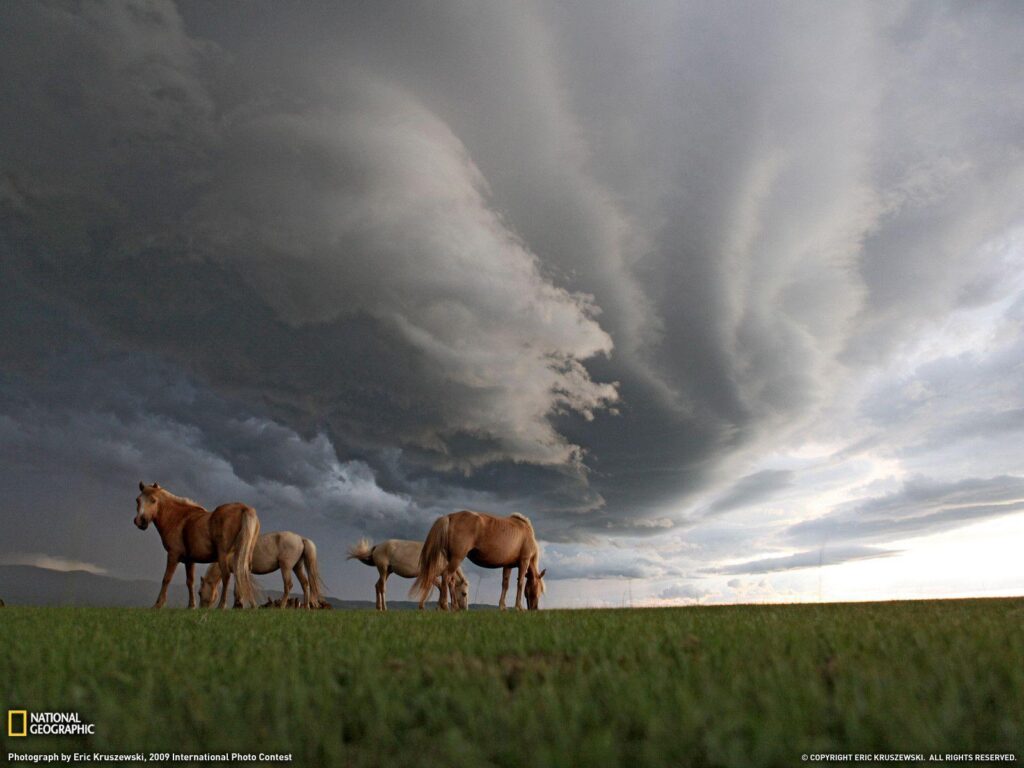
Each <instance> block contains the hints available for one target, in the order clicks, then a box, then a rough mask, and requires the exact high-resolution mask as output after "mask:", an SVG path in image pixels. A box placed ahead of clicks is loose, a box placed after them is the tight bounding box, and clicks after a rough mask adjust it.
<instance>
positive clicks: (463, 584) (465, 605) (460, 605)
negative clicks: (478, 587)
mask: <svg viewBox="0 0 1024 768" xmlns="http://www.w3.org/2000/svg"><path fill="white" fill-rule="evenodd" d="M452 602H453V603H455V609H456V610H457V611H468V610H469V579H467V578H466V577H465V576H463V575H461V574H458V573H457V574H455V582H454V584H453V585H452Z"/></svg>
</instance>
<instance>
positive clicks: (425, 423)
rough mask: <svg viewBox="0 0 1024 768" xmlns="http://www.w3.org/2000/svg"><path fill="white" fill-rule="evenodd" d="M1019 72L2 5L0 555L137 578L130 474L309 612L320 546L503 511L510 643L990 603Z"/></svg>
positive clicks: (919, 55) (789, 16)
mask: <svg viewBox="0 0 1024 768" xmlns="http://www.w3.org/2000/svg"><path fill="white" fill-rule="evenodd" d="M1021 39H1024V6H1022V5H1021V4H1019V3H1014V2H1005V3H1001V2H984V3H941V2H892V3H889V2H886V3H881V2H876V3H859V2H844V3H841V4H836V3H822V2H809V1H806V2H772V3H752V2H742V3H731V2H721V3H714V4H708V3H704V2H693V3H677V2H658V1H656V0H651V1H650V2H644V3H639V4H638V3H627V2H601V1H600V0H599V1H598V2H566V3H531V2H525V1H524V2H518V3H490V4H475V3H465V2H444V1H443V2H437V3H430V4H422V3H412V2H410V3H402V2H396V3H388V4H386V5H382V4H380V3H376V2H351V3H344V4H338V3H326V2H310V3H302V4H290V5H281V4H272V3H269V2H252V3H248V4H244V5H238V4H217V5H210V4H207V3H203V2H179V3H172V2H145V1H143V0H132V1H130V2H121V3H105V2H84V3H50V2H38V3H8V4H4V5H3V6H2V7H0V71H3V72H4V76H3V78H0V110H2V112H3V114H2V119H0V259H2V263H0V275H2V279H0V327H2V329H3V332H2V333H0V360H2V367H0V525H2V529H3V535H2V537H0V564H4V563H7V564H11V563H19V564H25V563H29V564H37V565H40V566H41V567H48V568H57V569H65V570H66V569H72V568H79V569H86V570H91V571H93V572H95V573H104V574H109V575H111V576H118V577H123V578H153V579H157V578H158V577H159V575H160V574H161V572H162V568H163V565H162V564H163V551H162V548H161V546H160V542H159V538H158V537H157V535H156V534H155V533H153V532H152V531H150V532H147V533H143V532H140V531H138V530H136V529H135V527H134V526H133V525H132V518H133V516H134V514H135V496H136V495H137V493H138V490H137V488H138V482H139V481H140V480H145V481H146V482H147V483H148V482H159V483H160V484H161V485H163V486H164V487H166V488H168V489H170V490H172V491H174V492H176V493H179V494H181V495H184V496H188V497H191V498H193V499H195V500H196V501H198V502H199V503H201V504H203V505H204V506H206V507H208V508H213V507H214V506H216V505H218V504H220V503H224V502H227V501H236V500H237V501H245V502H246V503H248V504H251V505H252V506H254V507H255V508H256V509H257V512H258V513H259V515H260V519H261V521H262V526H263V530H264V531H271V530H294V531H297V532H299V533H302V534H303V535H306V536H308V537H310V538H313V539H314V540H315V541H316V542H317V544H318V549H319V552H320V556H321V561H322V568H323V572H324V578H325V581H326V582H327V585H328V587H329V590H330V593H331V594H333V595H335V596H338V597H344V598H366V599H369V596H370V594H371V591H372V587H373V583H374V581H375V579H376V577H375V574H373V572H372V571H371V570H370V569H368V568H366V567H365V566H363V565H361V564H358V563H356V562H354V561H346V560H345V553H346V550H347V548H348V546H349V545H351V544H353V543H354V542H355V541H357V540H358V539H359V538H361V537H364V536H365V537H368V538H371V539H373V540H376V541H379V540H382V539H385V538H392V537H394V538H422V537H423V536H424V535H425V534H426V531H427V530H428V528H429V526H430V524H431V522H432V521H433V520H434V519H435V518H436V517H437V516H439V515H441V514H445V513H447V512H451V511H454V510H457V509H464V508H469V509H477V510H482V511H489V512H493V513H496V514H509V513H511V512H513V511H518V512H521V513H524V514H526V515H528V516H529V517H530V518H531V519H532V521H533V523H534V527H535V529H536V531H537V533H538V537H539V538H540V540H541V544H542V556H541V564H542V566H543V567H545V568H546V569H547V578H546V581H547V587H548V593H547V595H546V596H545V605H547V606H550V607H576V606H620V605H673V604H691V603H698V602H699V603H730V602H775V601H815V600H859V599H894V598H911V597H953V596H965V595H1005V594H1021V593H1022V592H1024V568H1022V567H1021V565H1020V560H1019V542H1021V541H1022V540H1024V449H1022V448H1021V444H1022V443H1021V438H1022V436H1024V88H1022V87H1021V85H1022V75H1024V48H1022V47H1021V46H1020V44H1019V43H1020V40H1021ZM178 578H179V580H180V579H181V578H182V576H181V574H179V576H178ZM470 580H471V585H472V589H473V590H474V594H473V600H474V601H483V602H492V601H495V600H496V598H497V592H498V589H499V578H498V576H497V574H495V573H494V572H490V571H487V572H485V571H483V570H481V569H478V568H475V567H473V566H470ZM264 583H265V584H268V585H269V586H273V585H274V583H275V582H273V581H265V582H264ZM406 586H407V584H406V583H403V582H402V581H401V580H398V579H396V582H395V583H394V584H392V586H391V591H390V594H391V596H392V598H393V599H395V598H398V597H401V596H403V593H404V591H405V587H406Z"/></svg>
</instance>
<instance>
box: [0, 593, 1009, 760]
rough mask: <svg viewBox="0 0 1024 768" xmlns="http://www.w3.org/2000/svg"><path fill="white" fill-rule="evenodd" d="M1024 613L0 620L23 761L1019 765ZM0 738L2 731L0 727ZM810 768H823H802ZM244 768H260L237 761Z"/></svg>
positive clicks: (147, 615) (764, 609) (112, 614)
mask: <svg viewBox="0 0 1024 768" xmlns="http://www.w3.org/2000/svg"><path fill="white" fill-rule="evenodd" d="M1022 629H1024V600H971V601H944V602H912V603H909V602H908V603H885V604H859V605H857V604H853V605H793V606H757V607H755V606H731V607H713V608H711V607H698V608H678V609H660V610H610V611H541V612H537V613H531V614H515V613H508V614H498V613H496V612H477V613H469V614H457V615H443V614H439V613H437V612H434V611H431V612H425V613H414V612H408V613H406V612H402V613H399V612H394V613H389V614H386V615H379V614H375V613H373V612H369V611H317V612H311V613H304V612H298V611H282V612H278V611H230V612H224V613H218V612H212V611H202V612H196V611H185V610H165V611H162V612H157V611H150V610H144V609H137V610H136V609H100V608H93V609H90V608H6V609H3V610H2V611H0V696H2V698H0V713H5V712H6V710H7V709H8V708H26V709H29V710H38V711H43V710H51V711H75V712H78V713H80V715H81V717H82V720H83V721H86V722H93V723H95V724H96V730H97V733H96V735H95V736H91V737H61V738H54V737H42V736H37V737H31V736H30V737H28V738H25V739H17V740H14V739H8V738H6V735H7V731H6V722H4V723H3V724H2V726H0V728H2V731H0V732H2V735H3V736H4V737H5V738H4V739H3V754H2V755H0V760H2V761H3V762H6V758H7V752H8V751H9V750H17V751H32V752H44V751H59V752H71V751H74V750H80V751H102V752H121V753H125V752H136V751H139V752H144V753H147V754H148V753H150V752H179V753H182V752H186V753H188V752H191V753H205V752H231V751H238V752H247V753H259V752H290V753H292V754H293V764H295V765H303V766H305V765H309V766H319V765H325V766H334V765H351V766H392V765H393V766H413V765H415V766H446V768H450V767H451V766H466V765H470V766H476V765H480V766H485V765H486V766H521V765H530V766H545V765H557V766H612V765H666V766H668V765H672V766H702V765H729V766H758V765H798V764H800V763H801V755H803V754H807V753H810V754H814V753H822V752H831V753H850V752H853V753H892V752H906V753H924V755H925V759H926V760H927V757H928V755H929V754H933V753H941V754H945V753H967V752H972V753H973V752H987V753H997V752H999V753H1010V752H1012V753H1015V754H1016V755H1017V757H1018V759H1019V760H1024V730H1022V728H1024V632H1022ZM5 719H6V716H5ZM812 762H813V760H812ZM250 764H251V763H250Z"/></svg>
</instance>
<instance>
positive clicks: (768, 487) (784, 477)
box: [705, 469, 795, 515]
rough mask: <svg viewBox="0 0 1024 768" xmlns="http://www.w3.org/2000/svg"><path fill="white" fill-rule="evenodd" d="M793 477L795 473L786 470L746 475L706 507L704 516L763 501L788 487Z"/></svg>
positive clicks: (768, 470) (771, 470) (770, 470)
mask: <svg viewBox="0 0 1024 768" xmlns="http://www.w3.org/2000/svg"><path fill="white" fill-rule="evenodd" d="M794 476H795V473H794V472H793V471H792V470H788V469H765V470H762V471H760V472H757V473H755V474H753V475H747V476H746V477H743V478H740V479H739V480H737V481H736V483H735V485H733V486H732V487H731V488H729V489H728V490H727V491H726V492H725V493H724V494H722V495H721V496H719V497H718V498H717V499H715V500H714V501H713V502H712V503H711V504H710V505H708V508H707V510H706V513H705V514H708V515H714V514H720V513H722V512H728V511H729V510H733V509H740V508H742V507H746V506H750V505H751V504H756V503H758V502H761V501H765V500H767V499H769V498H771V497H772V496H773V495H775V494H776V493H778V492H779V491H781V490H784V489H786V488H788V487H790V486H791V485H792V484H793V479H794Z"/></svg>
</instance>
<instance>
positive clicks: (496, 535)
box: [409, 510, 547, 611]
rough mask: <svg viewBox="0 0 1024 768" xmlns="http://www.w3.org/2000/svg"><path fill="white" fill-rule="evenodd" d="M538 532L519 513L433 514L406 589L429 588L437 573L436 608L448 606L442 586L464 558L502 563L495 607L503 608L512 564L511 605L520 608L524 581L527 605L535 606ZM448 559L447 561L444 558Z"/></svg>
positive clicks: (539, 587)
mask: <svg viewBox="0 0 1024 768" xmlns="http://www.w3.org/2000/svg"><path fill="white" fill-rule="evenodd" d="M537 556H538V547H537V537H536V536H535V535H534V532H533V525H532V524H531V523H530V520H529V519H528V518H526V517H524V516H523V515H520V514H519V513H518V512H516V513H514V514H512V515H511V516H509V517H495V516H494V515H488V514H486V513H484V512H470V511H468V510H463V511H462V512H452V513H451V514H449V515H444V516H442V517H439V518H437V520H435V521H434V524H433V525H432V526H431V527H430V533H428V534H427V540H426V541H424V542H423V551H422V552H421V553H420V569H419V570H420V573H419V576H417V577H416V583H415V584H413V586H412V589H411V590H410V591H409V592H410V594H414V593H417V592H418V593H419V595H420V598H421V599H422V598H423V596H425V595H427V594H428V593H429V592H430V588H431V586H432V585H433V583H434V580H435V579H436V578H438V576H440V577H441V609H442V610H447V607H448V596H447V594H446V589H447V588H449V587H450V586H451V584H452V581H453V574H454V573H455V572H456V571H457V570H458V568H459V566H460V565H461V563H462V561H463V559H464V558H467V557H468V558H469V562H471V563H473V564H474V565H479V566H480V567H482V568H502V569H503V572H502V577H503V578H502V585H501V598H500V600H499V601H498V608H500V609H501V610H504V609H505V594H506V593H507V592H508V577H509V573H510V572H511V570H512V568H518V569H519V575H518V578H517V580H516V610H517V611H521V610H523V587H524V584H523V581H524V579H525V581H526V583H525V588H526V605H527V607H528V608H529V609H530V610H531V611H532V610H536V609H537V608H539V607H540V596H541V595H542V594H544V574H545V573H547V571H546V570H545V571H538V570H537ZM446 561H447V562H446Z"/></svg>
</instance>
